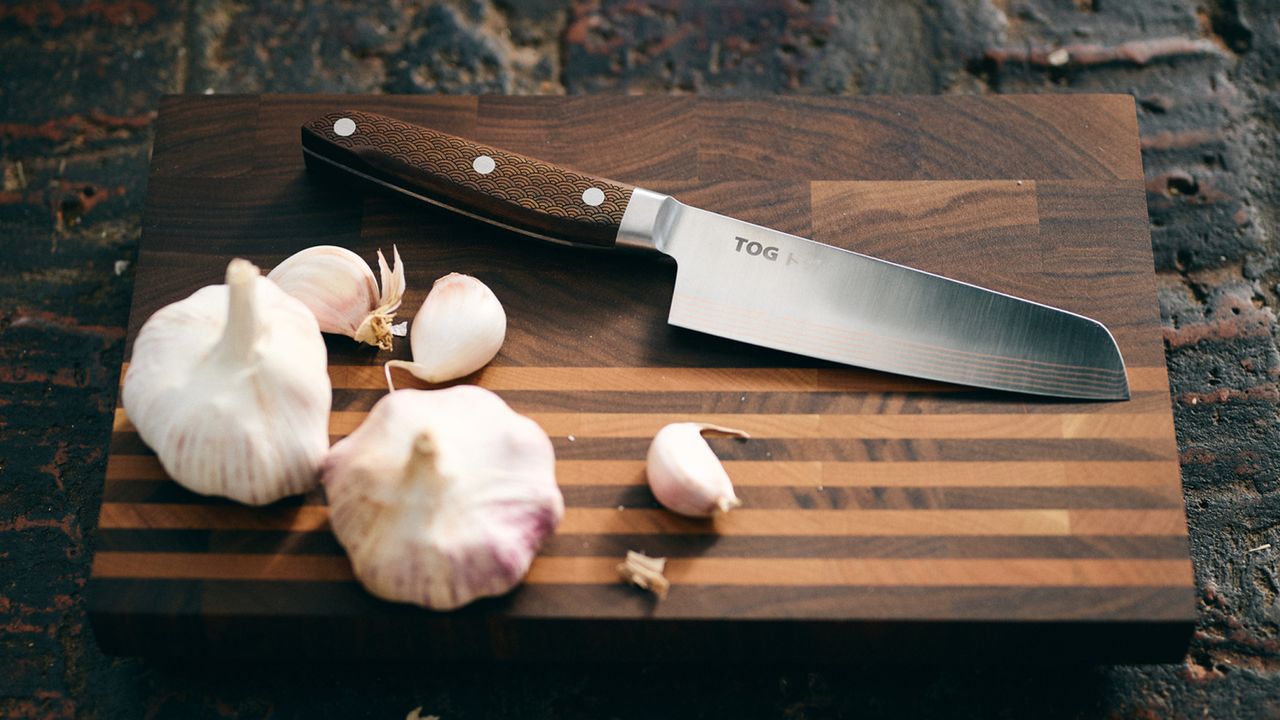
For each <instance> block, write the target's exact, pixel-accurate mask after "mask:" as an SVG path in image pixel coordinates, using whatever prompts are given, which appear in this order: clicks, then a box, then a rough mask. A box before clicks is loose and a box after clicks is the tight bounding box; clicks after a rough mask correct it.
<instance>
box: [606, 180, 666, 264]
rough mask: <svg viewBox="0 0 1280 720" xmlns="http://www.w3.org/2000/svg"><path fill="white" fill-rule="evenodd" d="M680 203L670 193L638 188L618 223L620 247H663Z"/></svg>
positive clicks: (660, 249) (652, 248)
mask: <svg viewBox="0 0 1280 720" xmlns="http://www.w3.org/2000/svg"><path fill="white" fill-rule="evenodd" d="M679 207H681V205H680V203H678V202H676V200H675V198H673V197H671V196H670V195H663V194H662V193H656V192H653V191H652V190H645V189H644V188H636V189H635V190H633V191H632V192H631V200H630V201H628V202H627V210H626V212H624V213H623V214H622V224H621V225H619V226H618V239H617V245H618V247H628V248H640V249H644V250H658V251H663V250H664V245H665V244H666V239H667V232H666V231H667V230H668V229H669V228H670V227H671V224H672V223H673V222H674V221H675V215H676V214H677V210H678V208H679Z"/></svg>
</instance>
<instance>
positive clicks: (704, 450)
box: [645, 423, 751, 517]
mask: <svg viewBox="0 0 1280 720" xmlns="http://www.w3.org/2000/svg"><path fill="white" fill-rule="evenodd" d="M707 433H712V434H720V435H728V436H732V437H739V438H748V437H751V436H750V435H748V434H747V433H745V432H743V431H741V430H734V429H732V428H726V427H720V426H719V425H710V424H707V423H672V424H670V425H667V426H665V427H663V428H662V429H661V430H659V431H658V433H657V435H655V436H654V438H653V442H652V443H651V444H650V445H649V454H648V458H647V461H646V464H645V475H646V476H647V478H648V481H649V489H650V490H652V491H653V496H654V497H655V498H657V500H658V502H660V503H662V505H663V506H664V507H666V508H667V509H668V510H671V511H673V512H677V513H680V514H681V515H688V516H690V517H710V516H711V515H713V514H715V513H717V512H722V513H723V512H728V511H730V510H732V509H733V508H735V507H738V506H739V505H741V504H742V501H741V500H739V499H738V496H737V494H735V493H734V491H733V483H732V482H731V481H730V480H729V474H728V473H727V472H725V469H724V465H722V464H721V463H720V459H719V458H717V457H716V455H715V453H713V452H712V451H711V446H710V445H708V444H707V441H706V438H705V437H704V435H705V434H707Z"/></svg>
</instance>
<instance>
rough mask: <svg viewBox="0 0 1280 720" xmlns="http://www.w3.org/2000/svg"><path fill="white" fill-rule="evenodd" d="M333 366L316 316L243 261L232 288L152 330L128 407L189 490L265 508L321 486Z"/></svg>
mask: <svg viewBox="0 0 1280 720" xmlns="http://www.w3.org/2000/svg"><path fill="white" fill-rule="evenodd" d="M327 361H328V354H327V352H326V350H325V345H324V338H322V337H321V335H320V328H319V326H318V325H317V324H316V319H315V317H314V316H313V315H312V314H311V311H310V310H308V309H307V307H306V306H305V305H303V304H302V303H301V302H299V301H298V300H295V299H294V298H292V297H290V296H288V295H286V294H285V293H284V291H282V290H281V289H280V288H278V287H276V285H275V283H273V282H271V281H270V280H267V279H266V278H264V277H262V275H261V273H260V272H259V271H258V268H256V267H254V265H253V264H252V263H250V262H249V261H247V260H239V259H237V260H232V261H231V263H230V264H229V265H228V266H227V274H226V284H225V285H210V286H208V287H204V288H201V289H200V290H197V291H196V292H195V293H194V294H192V295H191V296H190V297H188V298H186V299H185V300H180V301H178V302H175V303H173V304H171V305H167V306H165V307H163V308H161V309H160V310H158V311H156V313H155V314H154V315H152V316H151V317H150V318H148V319H147V321H146V323H145V324H143V326H142V329H141V330H139V331H138V337H137V339H136V340H135V341H134V344H133V356H132V358H131V359H130V363H129V370H128V372H127V373H126V374H125V380H124V390H123V393H122V397H123V401H124V408H125V412H126V413H127V414H128V416H129V419H130V420H131V421H132V422H133V424H134V426H135V427H136V428H137V430H138V434H139V435H140V436H141V437H142V439H143V441H144V442H146V444H147V445H148V446H150V447H151V449H153V450H155V452H156V455H158V456H159V458H160V463H161V464H162V465H163V466H164V469H165V472H167V473H168V474H169V476H170V477H172V478H173V479H174V480H176V481H177V482H178V484H179V485H182V486H183V487H185V488H187V489H188V490H191V491H193V492H197V493H200V494H201V495H220V496H223V497H228V498H231V499H232V500H236V501H238V502H242V503H246V504H249V505H264V504H267V503H270V502H274V501H276V500H279V499H280V498H282V497H285V496H286V495H295V494H298V493H302V492H306V491H307V490H310V489H311V488H313V487H315V486H316V483H317V481H318V479H319V470H320V464H321V462H323V460H324V457H325V454H326V453H327V452H328V450H329V405H330V401H331V399H332V394H331V392H330V387H329V373H328V368H327Z"/></svg>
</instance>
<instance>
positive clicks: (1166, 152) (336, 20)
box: [0, 0, 1280, 720]
mask: <svg viewBox="0 0 1280 720" xmlns="http://www.w3.org/2000/svg"><path fill="white" fill-rule="evenodd" d="M372 5H373V3H359V2H348V1H344V0H307V1H305V2H304V1H303V0H292V1H291V2H271V3H268V2H260V3H252V2H248V1H234V0H185V1H181V2H178V1H175V2H159V1H157V0H6V2H3V3H0V68H2V70H0V151H2V152H0V165H2V167H3V187H2V188H0V242H2V243H3V245H2V246H0V248H2V249H3V252H0V717H4V718H69V717H86V718H138V717H142V718H226V717H249V718H257V717H262V718H268V717H269V718H293V717H307V718H318V717H335V718H358V717H379V718H399V717H404V716H405V714H406V713H408V712H409V711H410V710H412V709H413V708H415V707H418V706H422V707H423V713H424V714H435V715H439V716H440V717H442V718H444V719H445V720H454V719H455V718H491V717H513V718H515V717H518V718H521V719H522V720H523V719H528V718H615V717H616V718H642V717H663V718H702V717H744V718H745V717H782V718H853V717H858V718H861V717H963V718H968V717H973V718H1002V717H1027V716H1033V717H1038V718H1057V717H1062V718H1075V717H1107V718H1129V717H1134V718H1166V717H1188V718H1190V717H1196V718H1199V717H1213V718H1247V717H1280V636H1278V633H1280V577H1278V575H1277V566H1276V561H1277V556H1278V554H1280V532H1278V530H1277V521H1278V520H1280V492H1278V491H1277V489H1278V488H1277V486H1278V484H1280V430H1278V429H1277V417H1276V414H1277V404H1278V403H1280V388H1278V385H1277V376H1278V375H1280V355H1277V351H1276V337H1277V330H1276V319H1275V313H1274V309H1275V307H1276V304H1277V302H1278V301H1280V286H1278V285H1277V283H1278V282H1280V252H1278V251H1277V246H1276V243H1277V233H1278V232H1280V224H1278V220H1280V183H1278V182H1277V180H1276V178H1277V176H1278V174H1280V145H1278V142H1280V2H1276V0H896V1H890V0H881V1H878V2H859V1H856V0H842V1H832V0H812V1H804V0H758V1H755V2H728V1H726V0H714V1H709V2H704V1H700V0H662V1H657V2H639V1H638V0H628V1H614V0H595V1H591V0H585V1H582V2H572V3H570V2H562V1H560V0H529V1H527V2H518V1H517V0H449V1H446V2H417V3H410V2H403V1H399V0H397V1H395V2H390V3H386V4H377V6H376V7H366V6H372ZM1062 50H1065V51H1066V52H1065V53H1063V52H1061V51H1062ZM275 91H287V92H304V91H317V92H320V91H323V92H395V93H437V92H459V93H478V92H493V93H703V94H708V95H715V94H720V95H724V94H735V93H774V92H776V93H816V94H830V93H835V94H853V93H998V92H1042V91H1043V92H1074V91H1108V92H1124V93H1131V94H1133V96H1134V97H1135V98H1137V101H1138V107H1139V120H1140V123H1141V129H1142V147H1143V158H1144V161H1145V165H1146V176H1147V187H1148V195H1147V197H1148V206H1149V209H1150V217H1151V237H1152V242H1153V247H1154V251H1155V266H1156V271H1157V273H1158V280H1159V288H1160V305H1161V312H1162V315H1163V319H1164V336H1165V346H1166V353H1167V358H1168V363H1169V368H1170V372H1171V379H1172V383H1173V390H1172V392H1173V400H1174V403H1175V412H1176V420H1177V431H1178V441H1179V446H1180V449H1181V452H1182V467H1183V478H1184V483H1185V488H1186V498H1187V510H1188V514H1189V518H1190V525H1191V541H1192V548H1193V552H1194V559H1195V567H1196V576H1197V581H1198V584H1199V587H1200V620H1199V627H1198V630H1197V632H1196V634H1195V638H1194V641H1193V643H1192V647H1191V650H1190V653H1189V655H1188V656H1187V658H1186V659H1185V660H1184V661H1183V662H1182V663H1179V664H1175V665H1161V666H1149V667H1105V668H1075V669H1058V670H1035V669H1028V668H1024V667H1022V666H1021V665H1020V664H1019V662H1018V658H1009V661H1010V662H1009V664H1008V665H1007V666H1004V667H992V668H972V667H967V666H965V665H955V666H948V667H940V668H883V667H878V666H877V665H876V664H875V663H874V662H871V663H869V664H868V665H867V666H865V667H859V668H848V667H839V668H834V667H785V668H775V667H764V668H747V669H740V668H739V669H733V668H717V667H689V666H675V667H671V666H653V667H649V666H628V667H620V668H610V667H581V666H560V667H558V666H538V667H508V668H498V669H493V668H476V667H461V668H423V667H413V666H407V665H398V666H388V667H361V668H335V667H333V666H320V667H307V666H297V665H294V666H267V667H263V666H253V665H249V666H245V665H239V666H235V667H226V666H217V667H175V666H172V665H166V664H162V663H151V662H145V661H141V660H136V659H114V658H108V657H105V656H103V655H102V654H101V653H100V652H99V651H98V650H97V648H96V646H95V644H94V643H93V640H92V637H91V634H90V631H89V629H88V627H87V624H86V619H85V612H84V597H83V594H82V589H83V587H84V583H85V578H86V576H87V574H88V565H89V557H90V550H91V546H92V542H93V529H94V526H95V522H96V515H97V510H96V508H97V505H98V501H99V495H100V488H101V478H102V474H103V472H104V466H105V459H104V457H103V450H102V449H103V448H104V447H105V446H106V442H107V439H108V437H109V433H110V424H111V414H110V412H109V411H110V409H111V408H112V407H113V406H114V403H115V392H116V380H117V368H118V367H119V363H120V360H121V353H122V349H123V334H124V326H125V322H126V316H127V312H128V302H129V297H130V293H131V290H132V273H131V269H130V262H131V260H132V259H133V257H134V255H135V252H136V247H137V241H138V236H139V222H140V217H141V213H142V204H143V195H144V191H145V185H146V173H147V158H148V152H149V148H150V143H151V131H152V126H153V122H154V119H155V108H156V106H157V100H158V98H159V96H160V95H161V94H162V93H171V92H189V93H199V92H218V93H226V92H275ZM1268 544H1270V547H1267V546H1268ZM1259 548H1261V549H1259Z"/></svg>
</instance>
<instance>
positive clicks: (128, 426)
mask: <svg viewBox="0 0 1280 720" xmlns="http://www.w3.org/2000/svg"><path fill="white" fill-rule="evenodd" d="M367 415H368V413H365V412H360V411H342V410H339V411H334V412H332V413H330V416H329V434H331V435H348V434H350V433H352V432H354V431H355V429H356V428H357V427H359V425H360V423H362V422H364V419H365V417H366V416H367ZM528 417H530V418H531V419H533V420H534V421H535V422H537V423H538V424H539V425H540V426H542V429H543V430H544V431H546V433H547V434H548V435H551V436H552V437H568V436H574V437H653V436H654V435H655V434H656V433H657V432H658V430H660V429H662V427H663V426H664V425H666V424H668V423H673V422H704V423H711V424H714V425H724V426H728V427H734V428H737V429H739V430H742V431H744V432H747V433H750V434H751V435H752V436H753V437H760V438H860V439H905V438H918V439H947V438H953V439H954V438H984V439H992V438H999V439H1063V438H1072V439H1075V438H1108V439H1122V438H1166V437H1172V435H1173V416H1172V414H1170V413H1167V412H1166V413H1154V414H1063V415H1026V414H1005V415H986V414H975V415H757V414H735V413H716V414H696V415H687V414H673V413H652V414H650V413H529V415H528ZM111 429H112V431H113V432H137V429H136V428H135V427H134V426H133V423H132V422H130V421H129V418H128V416H127V415H126V414H125V411H124V409H123V408H117V409H116V411H115V418H114V421H113V422H112V426H111Z"/></svg>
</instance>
